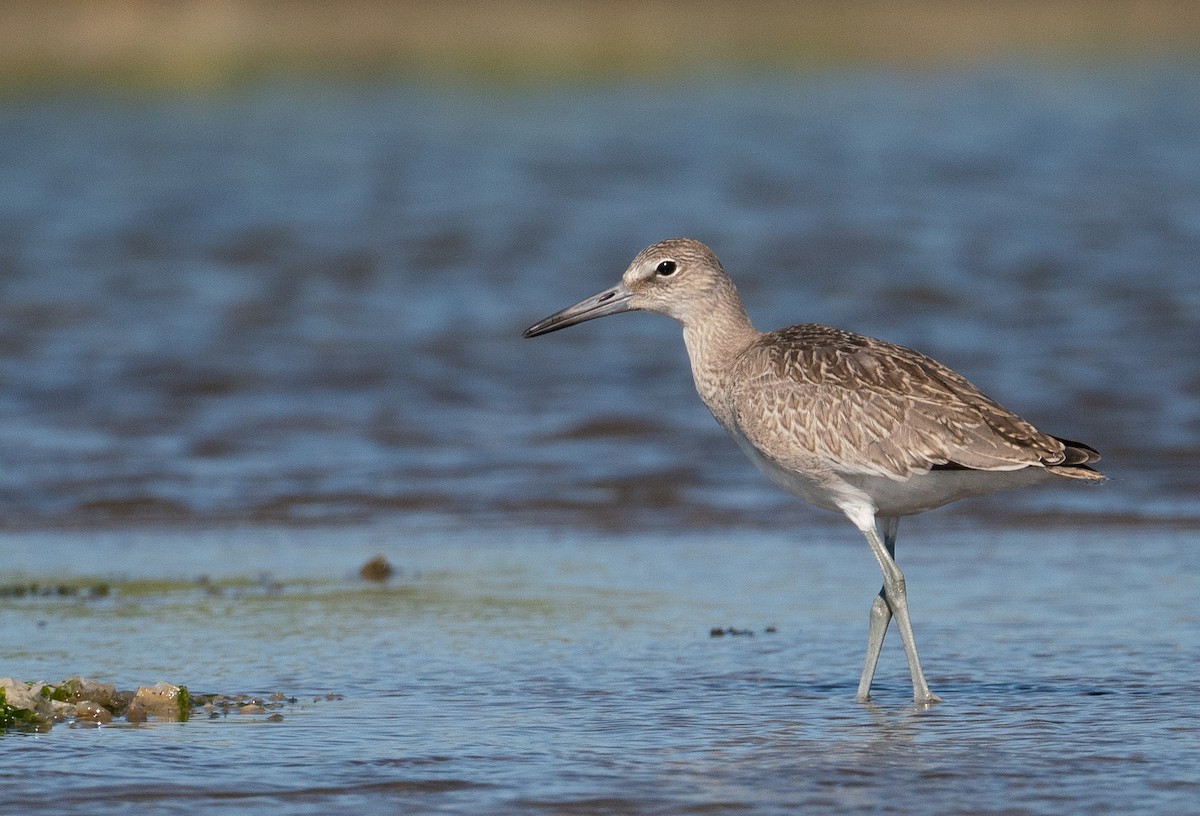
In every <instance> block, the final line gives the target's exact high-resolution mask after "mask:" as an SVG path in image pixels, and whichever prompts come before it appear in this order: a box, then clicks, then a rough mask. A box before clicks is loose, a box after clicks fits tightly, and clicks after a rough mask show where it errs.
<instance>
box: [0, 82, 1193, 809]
mask: <svg viewBox="0 0 1200 816" xmlns="http://www.w3.org/2000/svg"><path fill="white" fill-rule="evenodd" d="M1195 79H1196V70H1195V67H1194V66H1192V65H1189V64H1173V65H1156V66H1135V67H1128V66H1127V67H1124V68H1120V69H1117V68H1107V69H1094V70H1089V71H1086V72H1085V71H1071V70H1055V69H1046V68H1039V69H1026V68H1020V67H1004V68H999V69H988V70H985V69H974V70H967V69H963V70H958V71H952V72H948V73H889V72H883V71H851V70H846V71H839V72H830V73H816V74H806V75H764V76H755V77H739V78H725V79H719V80H716V79H713V80H705V81H699V80H698V81H695V82H691V83H684V84H672V85H666V84H664V85H603V86H591V87H586V88H583V87H573V88H564V87H553V88H540V89H528V90H512V91H508V92H488V93H485V92H482V91H473V90H467V89H446V88H431V87H416V86H407V85H395V86H391V85H383V84H376V85H370V86H358V85H323V86H311V85H305V86H301V85H287V84H274V85H267V86H260V87H253V88H247V89H243V90H240V91H237V92H233V93H229V94H225V95H195V96H187V97H170V98H168V97H154V98H129V97H113V96H99V95H88V94H68V95H59V96H54V97H50V98H38V99H25V100H21V101H12V100H9V101H6V102H5V103H4V104H3V108H2V110H0V525H2V528H3V531H4V532H3V533H2V534H0V586H11V585H15V584H19V583H21V584H27V583H31V582H38V583H39V584H42V585H46V584H53V583H54V582H59V581H66V580H80V581H91V580H104V581H108V582H110V586H111V591H110V593H109V594H108V595H107V596H105V597H102V598H88V597H83V596H64V597H29V596H25V597H9V596H7V595H6V596H0V676H14V677H18V678H21V679H24V680H40V679H44V680H50V681H58V680H62V679H64V678H66V677H70V676H73V675H80V674H81V675H85V676H88V677H92V678H95V679H98V680H104V681H107V682H113V683H116V684H117V685H118V687H120V688H135V687H137V686H138V685H149V684H153V683H155V682H158V681H160V680H166V681H169V682H175V683H184V684H186V685H188V686H189V687H190V688H192V689H193V690H194V691H197V692H201V693H203V692H214V693H227V694H241V693H245V694H269V693H272V692H276V691H278V692H282V693H283V694H285V695H286V696H288V697H289V698H290V697H294V698H295V700H296V702H295V703H288V704H287V705H285V706H284V707H283V708H282V710H281V712H282V713H283V714H284V720H283V722H278V723H271V722H266V721H265V718H264V717H261V716H252V715H232V714H231V715H229V716H228V717H220V718H218V719H214V720H209V719H207V718H205V717H197V718H195V719H193V720H192V721H190V722H188V723H184V724H170V723H151V724H148V725H144V726H138V727H133V726H129V725H126V724H121V723H118V724H115V725H113V726H107V727H104V728H100V729H94V728H83V727H78V728H71V727H68V726H67V725H65V724H61V725H58V726H55V727H54V729H52V730H51V731H50V732H49V733H45V734H36V735H34V734H20V733H8V734H5V735H3V736H0V789H2V794H0V812H4V813H22V814H25V813H96V812H123V813H140V812H187V813H207V812H255V813H258V812H262V813H280V812H288V813H310V812H311V813H331V812H350V811H353V812H356V813H363V812H367V813H373V812H414V813H418V812H419V813H425V812H438V811H442V812H461V813H481V812H486V813H611V812H619V813H699V812H738V811H741V812H748V813H795V812H798V811H799V812H803V811H805V810H808V811H813V812H828V813H861V812H868V811H880V810H887V811H888V812H896V813H928V812H955V813H960V812H961V813H1021V814H1026V813H1028V814H1059V813H1064V812H1101V813H1103V812H1139V813H1172V814H1174V813H1182V812H1189V811H1190V810H1194V809H1195V808H1196V803H1197V802H1200V786H1198V784H1197V782H1196V777H1197V775H1196V773H1195V769H1196V768H1197V767H1200V739H1198V730H1200V729H1198V728H1197V726H1196V725H1195V717H1194V712H1195V710H1196V707H1197V703H1198V702H1200V687H1197V685H1196V683H1195V678H1194V675H1195V666H1196V664H1197V660H1198V658H1200V636H1198V635H1197V634H1196V633H1197V632H1198V631H1200V627H1198V626H1197V623H1198V621H1197V613H1196V611H1195V607H1194V603H1193V599H1194V598H1195V597H1196V596H1197V594H1198V593H1197V590H1200V586H1198V583H1200V578H1198V573H1197V571H1196V570H1195V569H1194V568H1192V566H1191V565H1192V563H1193V560H1194V558H1193V554H1194V552H1195V548H1196V545H1197V543H1198V536H1200V489H1198V482H1197V469H1196V462H1197V460H1198V458H1200V355H1197V354H1196V353H1195V351H1196V349H1197V338H1198V337H1200V271H1198V269H1197V259H1198V258H1200V163H1198V162H1197V161H1196V159H1195V157H1196V156H1197V155H1200V84H1197V83H1196V81H1195ZM672 235H690V236H692V237H696V238H700V239H702V240H704V241H705V242H706V243H708V244H709V245H711V246H712V247H713V248H714V249H715V250H716V251H717V253H718V254H719V255H720V256H721V258H722V260H723V261H724V263H725V266H726V268H727V270H728V271H729V272H730V273H731V275H732V276H733V277H734V279H735V280H736V281H737V283H738V285H739V288H740V290H741V292H742V294H743V296H744V298H745V300H746V304H747V308H748V310H749V312H750V314H751V316H752V317H753V318H754V320H755V322H756V324H757V325H758V326H759V327H760V328H769V327H774V326H778V325H783V324H786V323H789V322H798V321H819V322H826V323H831V324H834V325H838V326H842V327H845V328H850V329H853V330H856V331H861V332H864V333H867V334H872V335H876V336H880V337H884V338H886V339H889V340H893V341H897V342H901V343H904V344H907V345H911V346H914V347H916V348H918V349H920V350H922V351H924V352H926V353H929V354H930V355H932V356H934V357H935V358H937V359H939V360H941V361H943V362H945V363H947V364H949V365H951V366H953V367H954V368H956V369H958V370H960V371H961V372H962V373H964V374H965V375H966V376H968V377H969V378H970V379H971V380H973V381H974V382H976V383H977V384H978V385H980V386H981V387H982V388H983V389H984V390H985V391H986V392H987V393H989V394H991V395H992V396H994V397H995V398H997V399H998V400H1000V401H1001V402H1002V403H1004V404H1005V405H1007V406H1008V407H1010V408H1012V409H1013V410H1015V411H1017V412H1019V413H1020V414H1022V415H1023V416H1025V417H1026V418H1027V419H1029V420H1030V421H1032V422H1034V423H1035V424H1036V425H1037V426H1038V427H1039V428H1042V429H1043V430H1045V431H1047V432H1050V433H1055V434H1059V435H1062V436H1066V437H1068V438H1072V439H1078V440H1081V441H1083V442H1086V443H1088V444H1091V445H1093V446H1095V447H1097V448H1099V449H1100V450H1101V452H1102V453H1103V455H1104V459H1103V461H1102V463H1101V464H1102V466H1103V469H1104V470H1105V472H1106V473H1107V474H1109V475H1110V477H1111V479H1110V481H1109V482H1108V483H1107V484H1105V485H1103V486H1100V487H1096V488H1094V489H1088V488H1080V487H1073V486H1064V487H1063V488H1061V489H1055V490H1047V491H1040V492H1039V491H1032V492H1024V493H1012V494H1007V495H1004V496H999V497H991V498H988V499H982V500H978V501H973V502H964V503H961V504H959V505H956V506H953V507H950V508H946V509H945V510H943V511H938V512H936V513H932V514H929V515H928V516H926V517H922V518H920V519H915V520H912V521H906V522H905V524H904V525H903V527H902V529H901V532H900V540H899V548H898V558H899V561H900V564H901V566H902V567H903V568H904V569H905V571H906V576H907V578H908V585H909V591H910V596H911V603H912V605H913V619H914V625H915V627H916V629H917V636H918V639H919V641H920V643H921V649H922V658H923V662H924V663H925V667H926V671H927V673H928V675H929V680H930V683H931V685H932V687H933V688H934V690H935V691H937V692H938V693H940V694H941V695H942V696H943V697H944V698H945V699H946V702H944V703H942V704H940V705H938V706H935V707H933V708H932V709H929V710H921V711H916V710H914V709H912V707H911V705H910V704H909V690H908V689H907V682H908V681H907V673H906V670H905V667H904V663H903V660H902V656H901V654H900V649H899V646H898V645H897V644H896V643H894V642H892V641H889V642H888V643H887V644H886V645H885V652H884V661H883V664H882V665H881V669H880V674H879V683H878V686H879V691H878V694H877V695H876V696H877V699H876V702H875V704H874V705H872V706H862V705H859V704H857V703H855V702H854V689H855V684H856V681H857V675H858V671H859V669H860V661H861V659H862V651H863V649H864V647H865V630H866V618H867V609H868V607H869V604H870V601H871V599H872V597H873V595H874V593H875V592H876V591H877V590H878V586H879V575H878V570H877V569H876V567H875V565H874V563H873V562H872V560H871V558H870V556H869V554H868V552H867V550H866V547H865V545H864V543H863V542H862V541H861V537H860V536H859V535H858V533H857V532H855V531H854V530H853V529H852V528H851V527H850V526H849V525H848V524H847V523H846V522H845V521H844V520H842V519H839V518H837V517H836V516H833V515H831V514H825V513H821V512H819V511H816V510H813V509H811V508H807V507H805V506H803V505H801V504H799V503H798V502H796V501H795V500H793V499H791V498H790V497H788V496H787V495H785V494H782V493H780V492H778V491H777V490H776V489H775V488H773V487H772V486H771V485H770V484H769V483H768V482H766V480H764V479H763V478H762V477H761V475H760V474H758V473H757V472H756V471H755V470H754V469H753V468H752V467H751V466H750V465H749V464H748V463H746V462H745V461H744V460H743V458H742V456H741V454H740V453H739V452H738V451H737V449H736V447H735V446H734V445H733V444H732V443H730V442H729V441H728V440H727V439H725V438H724V437H723V435H722V433H721V431H720V429H719V428H717V427H716V425H715V423H713V421H712V419H711V417H709V416H708V415H707V413H706V412H705V411H704V409H703V407H702V406H701V405H700V404H699V401H698V399H697V398H696V397H695V395H694V393H693V390H692V385H691V382H690V375H689V373H688V369H687V364H686V357H685V355H684V351H683V348H682V343H681V342H680V339H679V337H678V329H677V327H675V326H674V325H673V324H671V323H670V322H669V321H667V320H664V319H662V318H656V317H652V316H646V315H633V316H625V317H621V318H614V319H612V320H611V321H607V320H606V321H600V322H598V323H595V324H589V325H587V326H582V327H578V328H576V329H572V330H571V331H569V332H564V333H561V334H556V335H554V336H552V337H547V338H540V339H537V340H530V341H523V340H520V339H519V335H520V332H521V330H522V329H523V328H525V327H526V326H527V325H529V324H530V323H532V322H533V321H534V320H536V319H538V318H540V317H542V316H544V315H546V314H548V313H550V312H552V311H554V310H556V309H558V308H560V307H562V306H565V305H567V304H569V303H573V302H575V301H576V300H578V299H579V298H581V297H583V296H585V295H588V294H591V293H593V292H596V291H599V290H600V289H602V288H605V287H607V286H608V285H610V284H611V283H613V282H615V280H616V279H617V277H618V276H619V275H620V273H621V271H622V270H623V269H624V267H625V265H626V264H627V263H628V261H629V259H630V258H631V257H632V256H633V254H634V253H635V252H636V251H637V250H638V249H640V248H641V247H642V246H643V245H644V244H647V243H649V242H651V241H653V240H657V239H660V238H663V237H667V236H672ZM377 553H383V554H385V555H386V556H387V558H388V560H389V561H391V562H392V563H393V564H394V565H396V566H397V567H398V568H399V569H400V570H401V573H400V575H399V576H398V577H397V578H395V579H393V580H392V582H390V583H389V584H388V585H386V586H384V587H378V586H372V585H367V584H364V583H363V582H362V581H360V580H359V579H358V578H357V570H358V567H359V565H361V564H362V563H363V562H364V561H366V560H367V559H368V558H371V557H372V556H373V555H375V554H377ZM202 576H206V578H205V579H204V580H200V579H201V577H202ZM213 581H216V582H226V583H224V584H220V586H219V587H218V588H219V589H220V591H219V592H215V591H213V584H212V583H211V582H213ZM714 627H734V628H737V629H746V630H750V631H753V632H754V634H753V635H727V636H725V637H712V636H710V630H711V629H712V628H714ZM769 629H773V630H774V631H768V630H769ZM327 693H332V694H333V695H334V699H326V698H325V695H326V694H327Z"/></svg>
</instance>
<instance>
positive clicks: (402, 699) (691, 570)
mask: <svg viewBox="0 0 1200 816" xmlns="http://www.w3.org/2000/svg"><path fill="white" fill-rule="evenodd" d="M911 526H912V528H913V529H911V530H909V531H908V532H909V533H910V535H909V536H907V540H908V541H909V542H910V544H911V546H907V547H905V546H903V544H904V542H905V537H902V538H901V544H902V548H901V553H902V556H903V561H904V564H905V567H906V569H907V571H908V577H909V587H910V592H911V596H912V599H913V601H912V602H913V613H914V616H915V620H916V623H917V630H918V636H919V638H920V641H921V645H922V649H923V656H924V661H925V663H926V667H927V670H928V673H929V679H930V683H931V684H932V686H933V687H934V689H935V690H937V691H938V692H939V693H941V694H942V695H943V696H944V697H945V702H944V703H942V704H940V705H937V706H935V707H933V708H931V709H928V710H917V709H914V708H913V707H912V706H911V703H910V693H911V692H910V690H909V688H908V686H907V672H906V668H905V665H904V662H903V657H902V653H901V650H900V648H899V645H898V644H897V643H895V642H889V643H887V644H886V647H885V652H884V660H883V663H882V665H881V670H880V675H879V681H880V682H879V686H878V688H877V691H876V695H875V697H876V699H875V702H874V703H873V704H872V705H867V706H864V705H859V704H857V703H856V702H855V701H854V691H855V682H856V680H857V672H858V669H859V660H860V658H861V650H862V648H863V646H864V641H865V630H866V610H867V607H868V605H869V603H870V600H871V597H872V594H873V593H874V591H875V590H876V588H877V585H878V574H877V571H876V568H875V567H874V564H873V563H872V562H871V559H870V556H869V554H868V552H867V549H866V547H865V545H864V544H862V543H861V542H860V541H858V540H857V539H858V534H857V533H855V532H854V531H853V530H852V529H849V528H848V525H846V527H847V529H842V528H841V525H839V526H837V527H833V528H827V527H823V526H821V525H816V526H814V527H812V528H810V529H808V530H806V531H804V532H803V533H801V534H800V535H798V536H791V535H779V534H763V533H759V534H752V533H745V532H743V533H739V534H737V535H736V536H730V535H728V534H720V535H713V534H708V535H703V534H699V533H697V534H693V535H688V536H677V537H647V536H644V535H639V534H635V535H628V536H612V535H604V536H580V535H576V534H569V535H566V534H563V535H559V534H548V533H544V532H543V533H535V532H519V531H511V530H509V531H495V532H490V533H487V534H480V535H476V536H474V537H467V536H444V535H432V534H426V535H419V534H411V533H406V532H405V531H403V530H397V529H387V528H371V529H354V528H348V529H337V530H333V529H328V530H322V531H296V530H290V531H289V530H279V529H254V530H240V531H237V530H230V531H225V532H216V531H208V532H204V533H182V532H179V531H173V532H159V533H152V532H143V533H138V534H129V533H115V532H114V533H97V534H94V535H91V536H88V537H86V540H83V539H81V538H80V537H78V536H76V535H74V534H57V533H55V534H22V535H17V536H9V537H6V539H5V541H4V543H3V548H2V549H0V555H2V556H3V557H4V559H5V563H12V562H13V560H19V559H22V558H26V556H25V555H24V554H26V553H35V554H36V553H49V552H55V551H57V552H62V551H67V550H71V551H84V550H86V551H87V552H89V553H90V554H91V556H92V557H93V558H94V559H95V561H94V562H93V564H103V565H104V568H103V569H98V568H97V567H95V566H94V565H88V566H85V565H83V564H76V565H75V566H73V567H72V568H70V569H68V570H66V572H67V573H70V574H73V575H74V576H75V577H77V578H84V577H91V576H94V575H96V574H98V573H100V572H102V573H104V574H107V575H109V576H110V577H113V578H115V579H117V580H116V581H115V583H114V585H113V590H112V592H111V593H110V596H109V597H106V598H102V599H95V600H84V599H57V598H55V599H33V598H26V599H16V600H13V599H9V600H6V601H0V631H4V632H5V638H4V640H3V644H4V645H3V646H2V647H0V664H2V665H4V666H6V668H7V669H8V670H10V671H11V672H13V673H16V674H17V675H19V676H22V677H28V678H35V677H50V678H56V679H60V678H61V676H63V675H65V674H67V673H70V672H73V671H76V670H78V669H79V668H80V667H87V671H88V672H90V673H92V674H93V675H95V676H97V677H100V678H102V679H106V680H109V681H112V682H116V683H117V684H118V686H120V687H126V686H128V687H133V686H135V685H138V684H149V683H151V682H155V681H157V680H159V679H169V680H174V681H180V680H187V681H188V682H189V684H190V687H191V688H192V690H193V691H199V692H205V691H221V692H244V693H257V694H265V693H269V692H272V691H281V692H283V693H284V694H287V695H291V696H295V697H296V698H297V700H298V701H297V702H296V703H295V704H294V705H290V706H287V707H285V708H284V709H283V714H284V720H283V722H278V723H270V722H266V721H265V720H264V717H263V716H247V715H243V716H239V715H234V714H231V715H229V716H227V717H223V718H219V719H215V720H209V719H204V718H203V717H197V718H196V719H193V720H191V721H189V722H187V723H183V724H173V723H151V724H149V725H143V726H137V727H132V726H127V725H116V726H109V727H103V728H94V727H91V728H87V727H81V728H75V729H71V728H68V727H66V726H64V725H59V726H56V727H55V728H54V729H53V730H52V731H51V732H50V733H47V734H41V735H31V734H21V733H10V734H7V735H5V736H4V737H2V738H0V753H2V754H3V756H4V761H3V762H0V785H3V787H4V790H5V796H4V800H3V802H2V803H0V812H6V813H37V812H54V813H96V812H114V813H121V812H129V813H133V812H145V811H153V812H163V813H171V812H188V813H210V812H211V813H219V812H264V813H276V812H288V813H310V812H312V813H318V812H321V813H327V812H350V811H355V812H403V813H407V812H411V813H427V812H464V813H465V812H471V813H481V812H487V813H531V812H533V813H538V812H545V813H612V812H621V813H700V812H709V813H711V812H730V811H733V812H747V813H794V812H797V811H800V812H807V811H810V810H811V811H820V812H831V813H861V812H867V811H876V810H879V809H881V808H885V809H887V810H888V811H889V812H896V813H929V812H931V811H936V812H971V813H1031V814H1057V813H1063V812H1065V811H1070V812H1092V811H1095V812H1130V811H1137V812H1140V813H1182V812H1189V810H1190V809H1191V808H1194V806H1195V803H1196V801H1198V797H1200V782H1198V781H1197V778H1196V775H1195V769H1196V767H1197V766H1198V763H1200V724H1198V723H1197V722H1196V719H1195V716H1194V712H1195V709H1196V706H1197V705H1198V704H1200V688H1198V687H1197V685H1196V683H1195V677H1194V673H1195V671H1194V670H1195V665H1196V663H1197V660H1200V634H1197V633H1200V616H1198V615H1197V612H1196V608H1195V605H1194V603H1193V602H1192V599H1194V598H1195V597H1196V593H1197V591H1200V577H1197V575H1196V574H1195V572H1194V571H1190V572H1189V571H1181V570H1178V569H1173V570H1167V569H1164V567H1163V565H1165V564H1184V563H1186V562H1187V559H1188V558H1189V556H1190V553H1191V552H1192V550H1193V549H1194V545H1195V540H1194V536H1193V535H1189V534H1184V533H1178V532H1169V531H1155V530H1149V529H1143V530H1140V531H1138V533H1137V534H1136V536H1134V535H1132V534H1131V533H1130V531H1127V530H1105V529H1099V530H1087V531H1072V530H1050V531H1045V530H1040V531H1034V530H1019V529H1014V530H988V531H986V536H985V540H986V542H987V545H986V546H978V545H976V546H972V547H971V548H970V550H969V552H970V557H969V558H964V557H962V555H961V554H962V553H963V552H964V548H965V547H966V546H967V545H966V543H965V542H966V540H967V539H966V536H967V534H968V533H967V531H966V530H946V529H944V528H945V526H946V525H940V527H941V529H939V525H936V524H928V523H925V522H916V523H914V524H913V525H911ZM1135 539H1136V546H1132V544H1133V542H1134V540H1135ZM167 552H174V553H176V554H177V555H176V557H173V558H164V554H165V553H167ZM376 553H383V554H384V555H385V556H386V557H387V558H388V559H389V560H390V561H391V562H392V563H393V564H395V565H396V566H398V567H400V568H401V569H402V570H403V574H402V575H401V576H400V577H398V578H396V579H393V581H391V582H390V583H389V584H388V585H386V586H374V585H366V584H364V583H362V582H360V581H358V580H356V579H355V578H354V577H353V576H352V574H353V572H354V569H355V566H356V565H357V563H359V562H360V561H362V560H365V559H366V558H367V557H369V556H370V555H373V554H376ZM27 560H32V561H33V566H34V568H35V569H39V570H40V569H42V568H43V563H49V562H51V561H53V558H52V557H50V556H48V555H40V556H38V555H34V556H33V557H32V558H31V559H27ZM200 571H204V573H205V574H207V575H208V576H209V577H210V579H211V581H212V582H213V583H221V582H225V583H226V585H227V586H229V588H227V589H226V590H225V591H224V592H222V593H221V594H219V595H213V594H210V593H209V592H208V591H207V590H206V588H205V587H204V586H201V585H198V584H196V583H194V582H192V581H190V580H189V579H191V578H194V576H195V575H197V574H199V572H200ZM264 573H269V577H266V576H264V575H263V574H264ZM58 574H59V575H60V577H62V576H61V573H58ZM165 576H170V577H174V578H177V579H181V580H180V581H179V582H178V583H173V584H168V583H163V584H162V585H161V586H159V587H158V588H147V587H145V586H144V585H143V584H140V583H138V582H137V579H142V578H148V577H154V578H163V577H165ZM67 577H69V576H67ZM237 578H244V579H250V580H248V581H244V582H234V581H233V580H232V579H237ZM122 581H129V582H131V583H130V584H129V588H123V586H124V585H123V584H122ZM138 587H140V589H139V588H138ZM713 627H735V628H738V629H745V630H750V631H753V635H741V636H729V635H727V636H725V637H719V638H718V637H712V636H711V635H710V629H712V628H713ZM769 627H773V628H774V630H775V631H773V632H772V631H768V628H769ZM18 644H19V645H18ZM327 692H334V693H336V694H337V695H341V696H342V697H341V699H333V700H327V699H325V698H324V695H325V694H326V693H327ZM318 698H319V699H318Z"/></svg>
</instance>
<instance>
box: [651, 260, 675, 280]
mask: <svg viewBox="0 0 1200 816" xmlns="http://www.w3.org/2000/svg"><path fill="white" fill-rule="evenodd" d="M678 268H679V267H678V266H676V264H675V262H674V261H663V262H662V263H660V264H659V265H658V266H657V267H656V268H655V270H654V271H655V272H657V273H658V274H659V275H662V276H663V277H664V278H665V277H667V276H668V275H674V274H675V270H676V269H678Z"/></svg>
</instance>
